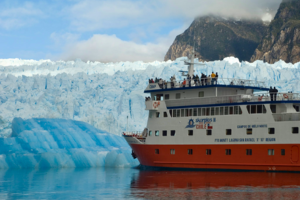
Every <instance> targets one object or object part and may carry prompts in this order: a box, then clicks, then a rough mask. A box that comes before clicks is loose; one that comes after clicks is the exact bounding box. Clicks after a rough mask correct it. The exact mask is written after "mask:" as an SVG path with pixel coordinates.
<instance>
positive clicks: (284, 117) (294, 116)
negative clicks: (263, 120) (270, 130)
mask: <svg viewBox="0 0 300 200" xmlns="http://www.w3.org/2000/svg"><path fill="white" fill-rule="evenodd" d="M273 118H274V120H275V121H276V122H281V121H300V113H284V114H273Z"/></svg>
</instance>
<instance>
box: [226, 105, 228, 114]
mask: <svg viewBox="0 0 300 200" xmlns="http://www.w3.org/2000/svg"><path fill="white" fill-rule="evenodd" d="M225 115H228V107H227V106H226V107H225Z"/></svg>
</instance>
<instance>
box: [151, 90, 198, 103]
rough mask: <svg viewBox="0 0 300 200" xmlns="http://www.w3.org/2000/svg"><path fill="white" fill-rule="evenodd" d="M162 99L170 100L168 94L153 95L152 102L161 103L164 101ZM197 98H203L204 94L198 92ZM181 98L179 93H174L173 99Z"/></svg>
mask: <svg viewBox="0 0 300 200" xmlns="http://www.w3.org/2000/svg"><path fill="white" fill-rule="evenodd" d="M164 97H165V100H169V99H170V94H165V95H163V94H156V95H154V98H153V100H154V101H163V100H164ZM198 97H204V92H203V91H200V92H199V93H198ZM180 98H181V93H176V94H175V99H180Z"/></svg>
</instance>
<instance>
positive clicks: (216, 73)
mask: <svg viewBox="0 0 300 200" xmlns="http://www.w3.org/2000/svg"><path fill="white" fill-rule="evenodd" d="M218 77H219V75H218V72H216V78H215V80H216V85H218Z"/></svg>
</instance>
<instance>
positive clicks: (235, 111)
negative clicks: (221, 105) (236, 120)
mask: <svg viewBox="0 0 300 200" xmlns="http://www.w3.org/2000/svg"><path fill="white" fill-rule="evenodd" d="M233 108H234V114H235V115H237V114H239V107H238V106H234V107H233Z"/></svg>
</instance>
